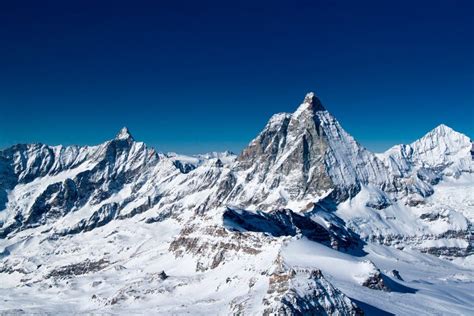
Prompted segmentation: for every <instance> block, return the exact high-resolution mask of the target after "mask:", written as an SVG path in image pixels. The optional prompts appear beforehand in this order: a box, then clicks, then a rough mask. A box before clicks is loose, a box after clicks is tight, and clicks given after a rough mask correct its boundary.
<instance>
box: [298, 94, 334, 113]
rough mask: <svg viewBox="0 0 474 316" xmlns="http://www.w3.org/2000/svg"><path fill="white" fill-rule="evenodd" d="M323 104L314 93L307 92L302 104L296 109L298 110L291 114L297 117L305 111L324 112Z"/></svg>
mask: <svg viewBox="0 0 474 316" xmlns="http://www.w3.org/2000/svg"><path fill="white" fill-rule="evenodd" d="M325 110H326V109H325V108H324V106H323V104H322V103H321V101H320V100H319V98H318V97H317V96H316V94H315V93H314V92H309V93H307V94H306V96H305V97H304V100H303V103H301V105H300V106H299V107H298V109H297V110H296V111H295V112H294V113H293V116H294V117H298V116H299V115H300V114H301V113H303V112H305V111H311V112H313V113H314V112H318V111H325Z"/></svg>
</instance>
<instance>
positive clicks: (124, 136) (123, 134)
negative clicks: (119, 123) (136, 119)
mask: <svg viewBox="0 0 474 316" xmlns="http://www.w3.org/2000/svg"><path fill="white" fill-rule="evenodd" d="M115 139H121V140H130V141H133V140H135V139H134V138H133V136H132V134H131V133H130V131H129V130H128V128H127V127H125V126H124V127H122V129H121V130H120V131H119V132H118V134H117V136H115Z"/></svg>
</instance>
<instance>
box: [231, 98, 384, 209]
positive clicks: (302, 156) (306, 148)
mask: <svg viewBox="0 0 474 316" xmlns="http://www.w3.org/2000/svg"><path fill="white" fill-rule="evenodd" d="M235 173H236V174H237V175H233V176H237V177H239V178H242V179H244V182H243V183H239V184H238V185H236V186H235V187H234V188H233V189H232V190H227V192H226V199H227V202H228V203H231V204H232V203H238V204H239V206H240V207H248V206H256V207H258V209H264V210H269V209H274V208H276V207H286V206H288V204H289V203H290V202H294V201H301V202H304V201H306V202H311V201H314V200H316V199H318V198H320V197H322V196H324V195H326V194H327V193H328V192H331V191H335V193H336V194H335V197H336V199H337V200H338V201H340V200H344V199H347V198H348V197H350V196H353V195H355V194H357V192H358V191H359V189H360V186H361V185H363V184H368V183H373V184H375V185H377V186H379V187H381V188H391V185H390V176H389V174H388V172H387V170H386V168H385V167H384V165H383V163H382V161H380V160H379V159H378V158H377V157H376V156H375V155H373V154H372V153H370V152H369V151H367V150H366V149H365V148H363V147H362V146H361V145H360V144H358V143H357V142H356V141H355V140H354V139H353V138H352V137H351V136H350V135H349V134H347V132H346V131H344V130H343V129H342V127H341V126H340V124H339V123H338V122H337V120H336V119H335V118H334V117H333V116H332V115H331V114H330V113H329V112H328V111H326V110H325V108H324V107H323V105H322V104H321V101H320V100H319V99H318V98H317V97H316V96H315V94H314V93H308V94H307V95H306V97H305V99H304V101H303V103H302V104H301V105H300V106H299V107H298V109H297V110H296V111H295V112H294V113H293V114H288V113H280V114H276V115H274V116H273V117H272V118H271V119H270V121H269V122H268V123H267V125H266V126H265V128H264V130H263V131H262V132H261V133H260V134H259V135H258V136H257V138H255V139H254V140H253V141H252V142H251V143H250V144H249V145H248V146H247V148H245V149H244V150H243V152H242V154H241V155H240V156H239V157H238V158H237V164H236V166H235Z"/></svg>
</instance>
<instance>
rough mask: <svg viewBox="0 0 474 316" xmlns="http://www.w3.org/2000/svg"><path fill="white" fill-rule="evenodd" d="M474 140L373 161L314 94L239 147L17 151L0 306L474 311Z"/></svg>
mask: <svg viewBox="0 0 474 316" xmlns="http://www.w3.org/2000/svg"><path fill="white" fill-rule="evenodd" d="M471 146H472V145H471V142H470V140H469V138H468V137H466V136H464V135H462V134H460V133H457V132H455V131H453V130H451V129H450V128H448V127H446V126H440V127H438V128H436V129H435V130H433V131H432V132H430V133H428V134H427V135H426V136H425V137H423V138H421V139H420V140H418V141H416V142H414V143H413V144H411V145H400V146H396V147H394V148H392V149H391V150H389V151H388V152H387V153H384V154H380V155H376V154H373V153H371V152H369V151H368V150H367V149H365V148H364V147H363V146H361V145H360V144H359V143H357V142H356V141H355V140H354V138H353V137H352V136H350V135H349V134H348V133H347V132H346V131H344V129H343V128H342V127H341V126H340V124H339V123H338V122H337V120H336V119H335V118H334V117H333V116H332V115H331V114H330V113H329V112H328V111H327V110H326V109H325V108H324V107H323V105H322V104H321V102H320V100H319V99H318V98H317V97H316V96H315V95H314V93H309V94H307V95H306V97H305V99H304V101H303V103H302V104H301V105H300V106H299V107H298V108H297V110H296V111H295V112H294V113H291V114H289V113H281V114H276V115H274V116H273V117H272V118H271V119H270V121H269V122H268V124H267V125H266V126H265V128H264V129H263V131H262V132H261V133H260V134H259V135H258V136H257V137H256V138H255V139H254V140H253V141H252V142H251V143H250V144H249V145H248V146H247V148H245V149H244V151H243V152H242V153H241V154H240V155H239V156H238V157H235V156H234V155H232V154H230V153H211V154H206V155H198V156H193V157H189V156H184V155H178V154H161V153H157V152H156V151H155V150H154V149H152V148H149V147H147V146H146V145H145V144H143V143H141V142H137V141H135V139H134V138H133V137H132V135H131V134H130V132H129V131H128V130H127V129H126V128H124V129H122V130H121V131H120V132H119V133H118V134H117V136H116V137H115V138H114V139H112V140H110V141H108V142H105V143H104V144H101V145H98V146H92V147H89V146H83V147H79V146H69V147H64V146H55V147H52V146H46V145H41V144H33V145H17V146H13V147H10V148H7V149H5V150H2V151H0V175H1V176H0V280H1V281H2V282H0V296H2V298H3V302H2V304H1V306H0V311H8V312H10V313H12V312H21V311H20V310H18V306H21V309H22V310H23V312H26V313H31V312H38V311H41V312H51V313H66V312H70V311H79V312H89V313H104V312H105V313H107V312H113V313H154V314H170V313H171V314H181V313H195V314H200V313H203V311H206V312H207V313H211V314H231V313H242V314H251V315H253V314H264V313H267V314H272V313H283V314H289V315H293V314H307V313H315V314H321V313H327V314H329V315H357V314H360V313H361V312H362V310H364V311H366V312H370V311H374V310H375V311H378V312H394V313H402V314H406V313H418V314H433V313H437V312H442V313H447V314H449V313H453V314H456V313H461V314H462V313H466V312H467V311H468V310H470V309H472V308H474V306H472V302H473V301H474V297H473V296H472V291H468V289H469V288H470V287H472V285H473V280H474V270H473V265H472V262H473V261H472V258H473V252H472V240H471V239H472V238H471V236H472V221H473V218H474V200H473V198H472V197H473V196H474V172H473V170H474V168H473V160H472V157H471V153H470V150H471V148H472V147H471ZM426 253H427V254H426ZM430 254H432V255H435V256H436V257H435V256H432V255H430ZM446 259H448V260H449V261H448V260H446ZM433 265H436V266H438V267H439V268H438V270H437V271H436V273H433V271H432V268H431V266H433ZM413 267H416V268H413ZM393 270H397V272H394V271H393ZM447 293H456V294H455V295H456V299H453V298H452V296H451V295H448V294H447ZM45 301H47V302H48V304H47V305H46V304H45V303H44V302H45ZM414 302H417V304H418V305H419V306H421V307H420V308H414V307H413V308H408V307H407V306H412V305H414ZM361 309H362V310H361Z"/></svg>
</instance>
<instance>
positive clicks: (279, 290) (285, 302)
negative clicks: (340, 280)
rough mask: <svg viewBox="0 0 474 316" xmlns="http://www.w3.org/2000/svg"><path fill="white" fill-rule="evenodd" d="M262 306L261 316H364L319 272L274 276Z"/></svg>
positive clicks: (282, 273)
mask: <svg viewBox="0 0 474 316" xmlns="http://www.w3.org/2000/svg"><path fill="white" fill-rule="evenodd" d="M263 305H264V307H265V310H264V312H263V315H363V312H362V310H360V309H359V308H358V307H357V306H356V305H355V304H354V303H353V302H352V301H351V300H350V299H349V298H348V297H346V296H345V295H344V294H342V293H341V292H340V291H339V290H338V289H336V288H334V287H333V286H332V285H331V283H329V282H328V281H327V280H326V279H325V278H324V277H323V275H322V273H321V271H320V270H310V271H300V272H297V271H295V270H289V271H284V272H275V273H273V274H272V275H271V276H270V281H269V287H268V292H267V295H266V296H265V298H264V300H263Z"/></svg>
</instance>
